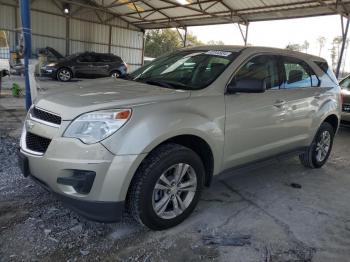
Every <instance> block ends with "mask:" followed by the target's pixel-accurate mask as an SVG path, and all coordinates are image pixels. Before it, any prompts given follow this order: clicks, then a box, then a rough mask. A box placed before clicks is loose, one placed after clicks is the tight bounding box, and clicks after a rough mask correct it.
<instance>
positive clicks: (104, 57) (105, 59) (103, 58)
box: [97, 54, 112, 63]
mask: <svg viewBox="0 0 350 262" xmlns="http://www.w3.org/2000/svg"><path fill="white" fill-rule="evenodd" d="M97 62H101V63H103V62H104V63H109V62H112V57H111V56H110V55H105V54H101V55H98V57H97Z"/></svg>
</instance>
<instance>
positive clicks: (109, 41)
mask: <svg viewBox="0 0 350 262" xmlns="http://www.w3.org/2000/svg"><path fill="white" fill-rule="evenodd" d="M111 46H112V26H111V25H110V26H109V33H108V53H109V54H110V53H111Z"/></svg>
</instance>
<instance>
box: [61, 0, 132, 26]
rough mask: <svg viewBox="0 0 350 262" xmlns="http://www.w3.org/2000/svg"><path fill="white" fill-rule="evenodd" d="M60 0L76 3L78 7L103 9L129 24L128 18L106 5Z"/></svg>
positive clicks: (66, 1)
mask: <svg viewBox="0 0 350 262" xmlns="http://www.w3.org/2000/svg"><path fill="white" fill-rule="evenodd" d="M60 1H61V2H63V3H68V4H72V5H76V6H80V7H84V8H88V9H92V10H100V11H104V12H105V13H107V14H111V15H114V16H116V17H118V18H119V19H121V20H123V21H124V22H126V23H127V24H130V22H129V21H128V20H126V19H124V18H123V17H122V15H121V14H119V13H117V12H114V11H110V10H109V9H107V8H106V7H103V6H101V5H98V4H97V3H95V5H90V4H82V3H80V2H76V1H73V0H60ZM89 2H90V1H89Z"/></svg>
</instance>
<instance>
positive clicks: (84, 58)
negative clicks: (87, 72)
mask: <svg viewBox="0 0 350 262" xmlns="http://www.w3.org/2000/svg"><path fill="white" fill-rule="evenodd" d="M77 61H78V62H82V63H92V62H96V61H97V60H96V56H95V55H93V54H83V55H80V56H79V57H78V59H77Z"/></svg>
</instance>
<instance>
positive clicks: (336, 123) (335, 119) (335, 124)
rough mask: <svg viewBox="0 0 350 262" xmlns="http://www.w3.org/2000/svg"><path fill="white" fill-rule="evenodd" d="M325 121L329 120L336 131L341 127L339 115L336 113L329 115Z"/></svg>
mask: <svg viewBox="0 0 350 262" xmlns="http://www.w3.org/2000/svg"><path fill="white" fill-rule="evenodd" d="M323 122H327V123H329V124H330V125H331V126H332V127H333V128H334V132H336V131H337V130H338V127H339V122H340V121H339V119H338V116H337V115H335V114H331V115H329V116H327V117H326V118H325V119H324V120H323Z"/></svg>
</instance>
